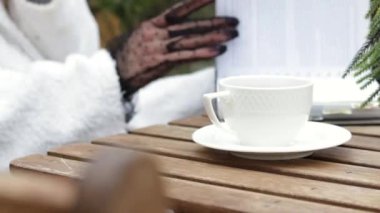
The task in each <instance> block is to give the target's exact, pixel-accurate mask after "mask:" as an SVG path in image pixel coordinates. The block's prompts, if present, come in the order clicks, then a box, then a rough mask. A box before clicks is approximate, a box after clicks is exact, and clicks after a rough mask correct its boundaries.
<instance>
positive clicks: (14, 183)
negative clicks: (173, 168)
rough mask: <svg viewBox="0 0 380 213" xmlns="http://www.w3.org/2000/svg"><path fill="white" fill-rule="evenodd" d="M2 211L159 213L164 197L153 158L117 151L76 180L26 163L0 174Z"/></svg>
mask: <svg viewBox="0 0 380 213" xmlns="http://www.w3.org/2000/svg"><path fill="white" fill-rule="evenodd" d="M67 168H68V169H72V168H70V167H69V166H68V167H67ZM19 173H20V174H19ZM0 212H15V213H21V212H29V213H37V212H38V213H45V212H46V213H47V212H49V213H66V212H92V213H119V212H127V213H128V212H130V213H132V212H138V213H162V212H164V198H163V192H162V190H161V184H160V181H159V178H158V175H157V172H156V167H155V166H154V164H153V163H152V161H151V160H149V159H147V158H145V157H142V156H139V155H136V154H133V153H129V152H125V151H120V152H113V153H108V154H107V155H104V156H103V157H102V158H99V160H97V161H96V162H95V164H94V165H93V166H92V167H91V168H90V169H89V170H88V171H87V172H86V175H85V178H84V180H83V181H80V182H75V181H69V180H68V179H57V178H54V177H51V178H50V177H49V176H44V175H35V174H34V175H32V174H31V173H30V172H28V171H27V170H26V169H25V171H22V172H20V171H19V172H18V173H17V175H13V176H10V175H9V176H3V177H0Z"/></svg>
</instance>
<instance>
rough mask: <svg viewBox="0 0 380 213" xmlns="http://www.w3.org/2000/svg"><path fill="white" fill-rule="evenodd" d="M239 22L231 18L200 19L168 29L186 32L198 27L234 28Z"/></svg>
mask: <svg viewBox="0 0 380 213" xmlns="http://www.w3.org/2000/svg"><path fill="white" fill-rule="evenodd" d="M238 24H239V20H238V19H236V18H233V17H215V18H210V19H201V20H195V21H188V22H184V23H181V24H176V25H172V26H169V27H168V30H169V31H179V30H187V29H193V28H197V27H198V28H199V27H210V28H213V27H215V28H216V27H220V28H223V27H236V26H237V25H238Z"/></svg>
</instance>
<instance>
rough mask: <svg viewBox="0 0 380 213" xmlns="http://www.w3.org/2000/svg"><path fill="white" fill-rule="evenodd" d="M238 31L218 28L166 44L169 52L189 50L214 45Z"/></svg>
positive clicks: (235, 34) (233, 35)
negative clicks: (217, 29)
mask: <svg viewBox="0 0 380 213" xmlns="http://www.w3.org/2000/svg"><path fill="white" fill-rule="evenodd" d="M238 35H239V34H238V31H237V30H233V29H226V30H219V31H215V32H211V33H208V34H205V35H198V36H191V37H185V38H183V39H181V40H179V41H174V42H171V43H169V44H168V45H167V50H168V51H169V52H175V51H180V50H191V49H196V48H200V47H205V46H207V47H210V46H216V45H218V44H221V43H223V42H227V41H229V40H231V39H234V38H236V37H237V36H238Z"/></svg>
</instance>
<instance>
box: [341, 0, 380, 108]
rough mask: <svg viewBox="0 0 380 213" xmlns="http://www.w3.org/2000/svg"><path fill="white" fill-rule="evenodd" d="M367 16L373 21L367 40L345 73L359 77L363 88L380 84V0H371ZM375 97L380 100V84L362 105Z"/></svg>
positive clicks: (358, 81) (359, 82)
mask: <svg viewBox="0 0 380 213" xmlns="http://www.w3.org/2000/svg"><path fill="white" fill-rule="evenodd" d="M366 18H367V19H369V20H370V21H371V23H370V30H369V33H368V35H367V41H366V42H365V43H364V44H363V46H362V47H361V48H360V49H359V51H358V52H357V53H356V55H355V57H354V59H353V60H352V62H351V64H350V65H349V66H348V68H347V69H346V71H345V73H344V75H343V77H344V78H345V77H347V76H348V75H350V74H352V75H353V76H354V77H356V78H358V80H357V83H358V84H359V85H360V88H361V89H366V88H367V87H369V86H370V85H372V84H374V83H379V84H380V0H371V2H370V9H369V11H368V13H367V15H366ZM375 99H376V100H378V101H379V102H380V86H379V89H377V90H376V91H375V92H373V93H372V95H371V96H370V97H369V98H368V99H367V100H366V101H365V102H364V103H363V105H362V106H363V107H365V106H367V105H368V104H370V103H371V102H372V101H374V100H375Z"/></svg>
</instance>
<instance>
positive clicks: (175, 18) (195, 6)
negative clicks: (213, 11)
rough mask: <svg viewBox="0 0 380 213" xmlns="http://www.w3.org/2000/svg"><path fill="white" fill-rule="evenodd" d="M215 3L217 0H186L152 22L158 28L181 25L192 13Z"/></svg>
mask: <svg viewBox="0 0 380 213" xmlns="http://www.w3.org/2000/svg"><path fill="white" fill-rule="evenodd" d="M214 1H215V0H185V1H182V2H180V3H178V4H176V5H174V6H173V7H171V8H170V9H168V10H166V11H165V12H164V13H162V14H161V15H159V16H158V17H156V18H154V19H153V20H152V21H153V23H154V24H155V25H156V26H157V27H166V26H168V25H171V24H175V23H179V22H182V21H183V20H184V19H185V18H186V17H187V16H189V15H190V14H191V13H193V12H195V11H197V10H199V9H200V8H202V7H205V6H206V5H209V4H211V3H213V2H214Z"/></svg>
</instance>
